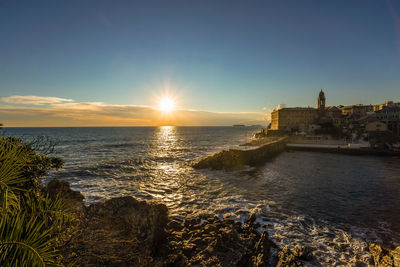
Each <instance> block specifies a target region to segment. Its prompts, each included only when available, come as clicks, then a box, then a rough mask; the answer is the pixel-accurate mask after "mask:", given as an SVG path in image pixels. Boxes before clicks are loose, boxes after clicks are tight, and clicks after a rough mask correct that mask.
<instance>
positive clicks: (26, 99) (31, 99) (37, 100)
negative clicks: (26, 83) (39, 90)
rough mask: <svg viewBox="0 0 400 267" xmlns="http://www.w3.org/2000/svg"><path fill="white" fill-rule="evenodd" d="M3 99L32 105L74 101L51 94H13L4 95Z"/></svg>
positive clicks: (7, 101) (13, 102) (8, 101)
mask: <svg viewBox="0 0 400 267" xmlns="http://www.w3.org/2000/svg"><path fill="white" fill-rule="evenodd" d="M1 100H2V101H3V102H6V103H12V104H31V105H43V104H55V103H62V102H72V101H73V100H72V99H66V98H60V97H51V96H34V95H27V96H21V95H13V96H8V97H2V98H1Z"/></svg>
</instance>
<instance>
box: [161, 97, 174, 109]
mask: <svg viewBox="0 0 400 267" xmlns="http://www.w3.org/2000/svg"><path fill="white" fill-rule="evenodd" d="M174 106H175V103H174V100H172V99H171V98H169V97H164V98H163V99H161V101H160V110H162V111H166V112H168V111H172V110H173V109H174Z"/></svg>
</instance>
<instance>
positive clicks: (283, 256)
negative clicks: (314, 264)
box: [276, 244, 313, 267]
mask: <svg viewBox="0 0 400 267" xmlns="http://www.w3.org/2000/svg"><path fill="white" fill-rule="evenodd" d="M312 258H313V257H312V254H311V251H310V250H309V249H308V248H307V247H304V246H302V245H299V244H297V245H295V246H294V247H289V246H285V247H283V249H282V250H281V251H279V253H278V263H277V264H276V267H284V266H285V267H286V266H293V267H295V266H304V262H306V261H311V260H312Z"/></svg>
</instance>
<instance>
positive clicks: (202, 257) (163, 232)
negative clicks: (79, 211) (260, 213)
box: [61, 197, 311, 266]
mask: <svg viewBox="0 0 400 267" xmlns="http://www.w3.org/2000/svg"><path fill="white" fill-rule="evenodd" d="M259 229H262V228H260V225H259V223H257V222H256V216H255V215H254V214H252V215H251V216H250V217H249V218H248V220H247V221H246V222H245V224H244V225H242V224H241V223H240V222H237V221H234V220H232V219H229V218H227V219H224V220H220V218H218V217H187V218H186V219H185V220H183V221H181V220H177V219H172V218H168V210H167V207H166V206H165V205H163V204H157V203H153V202H148V201H142V200H138V199H135V198H133V197H120V198H114V199H110V200H107V201H103V202H99V203H96V204H93V205H91V206H89V207H86V208H85V211H84V215H83V216H82V218H81V223H80V226H79V231H77V233H76V234H75V235H74V236H73V237H72V239H71V240H70V241H69V242H68V244H66V245H65V247H64V248H62V249H61V252H62V254H63V256H64V260H65V264H73V265H80V266H276V265H277V264H280V265H279V266H302V264H303V262H304V260H309V257H311V256H310V255H311V254H307V253H306V252H305V251H307V250H306V249H305V248H303V247H300V246H299V247H298V249H297V250H293V249H292V250H288V251H285V252H284V253H283V254H282V255H281V254H278V248H277V246H276V245H275V244H274V243H273V242H272V241H271V240H270V239H269V237H268V233H267V232H266V231H264V232H262V233H260V231H259ZM294 263H295V264H296V265H293V264H294Z"/></svg>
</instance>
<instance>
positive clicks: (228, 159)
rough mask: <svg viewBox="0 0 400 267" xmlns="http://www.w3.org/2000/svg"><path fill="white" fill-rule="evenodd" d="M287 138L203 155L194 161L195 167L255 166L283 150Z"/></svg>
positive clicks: (226, 168) (238, 167)
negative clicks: (256, 145) (246, 147)
mask: <svg viewBox="0 0 400 267" xmlns="http://www.w3.org/2000/svg"><path fill="white" fill-rule="evenodd" d="M286 142H287V138H286V137H283V138H280V139H278V140H276V141H273V142H270V143H267V144H264V145H261V146H259V147H257V148H254V149H247V150H245V149H243V150H241V149H229V150H224V151H221V152H218V153H216V154H214V155H211V156H208V157H205V158H203V159H201V160H199V161H198V162H196V163H195V164H194V165H193V167H194V168H197V169H206V168H210V169H214V170H222V169H224V170H237V169H240V168H242V167H243V166H246V165H247V166H257V165H260V164H262V163H264V162H265V161H266V160H268V159H271V158H273V157H274V156H276V155H278V154H279V153H281V152H282V151H284V150H285V147H286Z"/></svg>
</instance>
